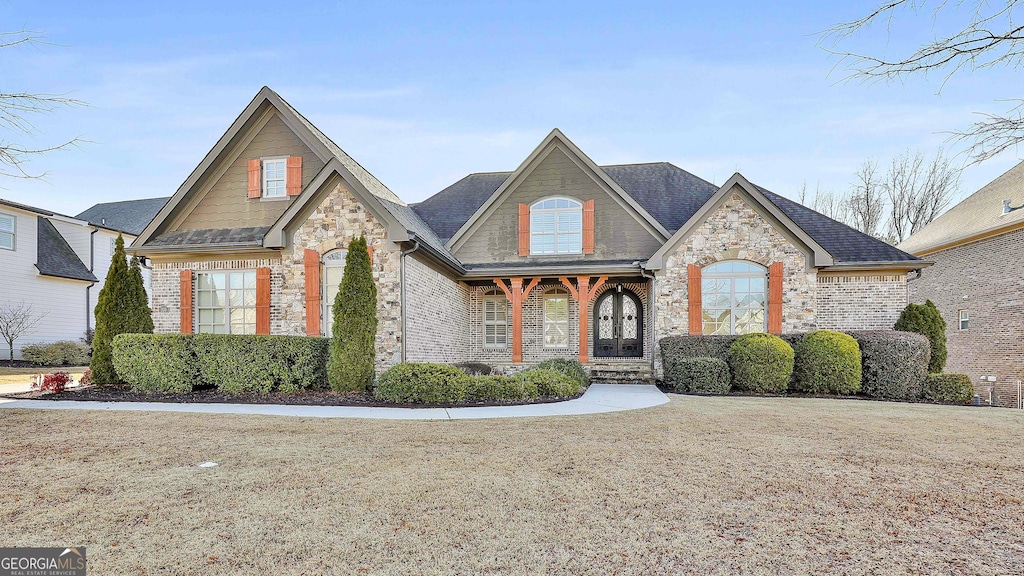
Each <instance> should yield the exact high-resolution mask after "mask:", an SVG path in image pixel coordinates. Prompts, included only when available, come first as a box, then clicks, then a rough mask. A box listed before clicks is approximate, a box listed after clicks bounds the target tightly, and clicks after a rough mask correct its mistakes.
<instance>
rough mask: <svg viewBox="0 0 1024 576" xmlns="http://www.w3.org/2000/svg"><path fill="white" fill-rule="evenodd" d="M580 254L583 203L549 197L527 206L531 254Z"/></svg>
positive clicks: (581, 248) (581, 246)
mask: <svg viewBox="0 0 1024 576" xmlns="http://www.w3.org/2000/svg"><path fill="white" fill-rule="evenodd" d="M582 253H583V204H582V203H580V202H578V201H576V200H572V199H569V198H549V199H547V200H541V201H540V202H537V203H535V204H533V205H532V206H530V254H534V255H536V254H582Z"/></svg>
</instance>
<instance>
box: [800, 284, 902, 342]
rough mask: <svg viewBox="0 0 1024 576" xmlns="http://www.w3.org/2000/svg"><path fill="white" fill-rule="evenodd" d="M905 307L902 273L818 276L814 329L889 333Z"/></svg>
mask: <svg viewBox="0 0 1024 576" xmlns="http://www.w3.org/2000/svg"><path fill="white" fill-rule="evenodd" d="M906 306H907V275H906V274H902V273H900V274H878V273H853V272H850V273H830V272H822V273H819V274H818V293H817V311H818V328H822V329H828V330H891V329H892V327H893V325H894V324H896V320H897V319H898V318H899V317H900V312H902V311H903V309H904V308H905V307H906Z"/></svg>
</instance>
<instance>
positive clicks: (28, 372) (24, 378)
mask: <svg viewBox="0 0 1024 576" xmlns="http://www.w3.org/2000/svg"><path fill="white" fill-rule="evenodd" d="M87 368H88V366H70V367H64V368H11V367H10V366H5V365H4V362H3V361H2V360H0V385H3V384H23V383H25V382H31V381H32V377H33V376H35V375H36V374H50V373H52V372H56V371H58V370H64V371H66V372H68V373H70V374H71V376H72V377H73V378H74V379H75V381H76V382H77V381H78V380H79V379H81V378H82V374H84V373H85V370H86V369H87Z"/></svg>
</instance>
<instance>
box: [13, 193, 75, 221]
mask: <svg viewBox="0 0 1024 576" xmlns="http://www.w3.org/2000/svg"><path fill="white" fill-rule="evenodd" d="M0 206H8V207H10V208H17V209H18V210H24V211H25V212H33V213H35V214H41V215H43V216H65V215H64V214H58V213H56V212H53V211H51V210H43V209H42V208H36V207H35V206H29V205H28V204H21V203H19V202H13V201H11V200H4V199H3V198H0ZM65 218H71V216H65Z"/></svg>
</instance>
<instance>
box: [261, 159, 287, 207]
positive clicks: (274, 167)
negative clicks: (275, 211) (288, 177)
mask: <svg viewBox="0 0 1024 576" xmlns="http://www.w3.org/2000/svg"><path fill="white" fill-rule="evenodd" d="M286 160H287V159H286V158H267V159H265V160H263V197H264V198H284V197H285V196H287V189H286V188H285V174H287V170H286V166H285V164H286Z"/></svg>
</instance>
